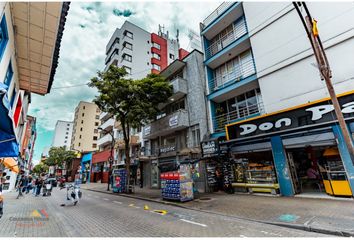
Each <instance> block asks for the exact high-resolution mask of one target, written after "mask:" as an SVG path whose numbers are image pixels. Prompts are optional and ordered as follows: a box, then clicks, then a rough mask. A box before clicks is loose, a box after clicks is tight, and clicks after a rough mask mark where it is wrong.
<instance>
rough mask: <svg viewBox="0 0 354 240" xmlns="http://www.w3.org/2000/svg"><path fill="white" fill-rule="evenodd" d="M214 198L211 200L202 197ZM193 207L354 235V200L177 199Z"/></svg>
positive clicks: (100, 187)
mask: <svg viewBox="0 0 354 240" xmlns="http://www.w3.org/2000/svg"><path fill="white" fill-rule="evenodd" d="M82 187H83V188H85V189H90V190H95V191H100V192H107V191H106V187H107V185H105V184H99V183H90V184H87V185H82ZM135 190H136V191H135V193H134V194H129V195H128V196H129V197H138V198H141V199H148V200H153V201H158V202H166V201H163V200H162V199H161V195H160V191H159V190H153V189H140V188H136V189H135ZM202 199H210V200H202ZM174 204H175V205H180V206H183V207H187V208H190V209H197V210H200V211H206V212H212V213H217V214H223V215H226V216H234V217H239V218H244V219H253V220H257V221H264V222H272V223H279V224H286V225H290V226H294V227H300V228H308V229H309V228H312V229H313V230H316V229H317V230H320V231H324V232H326V231H330V232H338V234H339V235H340V234H342V233H344V235H354V214H353V213H354V201H353V200H352V199H346V200H332V199H313V198H299V197H276V196H271V195H270V196H263V195H262V196H260V195H249V194H231V195H229V194H225V193H221V192H218V193H213V194H201V195H200V199H197V200H194V201H191V202H186V203H177V202H176V203H174Z"/></svg>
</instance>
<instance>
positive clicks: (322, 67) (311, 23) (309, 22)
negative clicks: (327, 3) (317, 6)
mask: <svg viewBox="0 0 354 240" xmlns="http://www.w3.org/2000/svg"><path fill="white" fill-rule="evenodd" d="M293 4H294V6H295V9H296V11H297V13H298V14H299V16H300V18H301V21H302V24H303V25H304V27H305V30H306V33H307V36H308V37H309V40H310V43H311V46H312V49H313V51H314V54H315V57H316V61H317V66H318V70H319V72H320V75H321V79H322V80H324V81H325V82H326V86H327V89H328V92H329V95H330V97H331V101H332V104H333V107H334V111H335V113H336V117H337V119H338V123H339V126H340V128H341V130H342V133H343V137H344V141H345V143H346V145H347V148H348V150H349V153H350V155H351V159H352V161H353V156H354V149H353V143H352V140H351V138H350V135H349V130H348V127H347V124H346V123H345V120H344V117H343V113H342V111H341V108H340V105H339V102H338V99H337V96H336V93H335V91H334V88H333V85H332V81H331V78H332V72H331V69H330V67H329V62H328V59H327V56H326V53H325V51H324V48H323V45H322V42H321V39H320V36H319V34H318V30H317V22H316V21H315V20H314V19H312V18H311V15H310V12H309V10H308V8H307V6H306V3H305V2H294V3H293ZM299 6H303V7H304V9H305V12H306V16H303V15H302V13H301V11H300V9H299Z"/></svg>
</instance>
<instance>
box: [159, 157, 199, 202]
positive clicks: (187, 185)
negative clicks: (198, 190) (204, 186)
mask: <svg viewBox="0 0 354 240" xmlns="http://www.w3.org/2000/svg"><path fill="white" fill-rule="evenodd" d="M161 191H162V198H163V199H167V200H176V201H181V202H185V201H190V200H193V198H194V196H193V180H192V178H191V173H190V169H189V167H188V165H184V164H182V165H180V168H179V170H178V171H172V172H165V173H161Z"/></svg>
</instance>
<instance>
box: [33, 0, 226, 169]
mask: <svg viewBox="0 0 354 240" xmlns="http://www.w3.org/2000/svg"><path fill="white" fill-rule="evenodd" d="M220 3H221V2H220V1H215V2H142V1H139V2H103V3H102V2H96V3H94V2H87V3H82V2H72V3H71V5H70V10H69V14H68V16H67V21H66V25H65V30H64V36H63V39H62V43H61V49H60V59H59V66H58V68H57V72H56V75H55V78H54V84H53V87H52V90H51V93H50V94H48V95H46V96H38V95H33V98H32V104H31V106H30V111H29V114H30V115H33V116H36V117H37V141H36V145H35V152H34V158H33V160H34V163H35V164H36V163H37V162H38V161H39V159H40V155H41V153H42V151H43V148H44V147H46V146H50V144H51V142H52V137H53V132H54V127H55V123H56V121H57V120H67V121H73V119H74V110H75V107H76V106H77V104H78V103H79V102H80V101H81V100H82V101H91V100H92V99H93V98H94V96H95V93H96V92H95V90H94V89H91V88H89V87H87V86H85V85H84V84H85V83H87V82H88V81H89V79H90V78H92V77H93V76H95V74H96V72H97V71H98V70H103V68H104V59H105V47H106V44H107V42H108V41H109V39H110V37H111V35H112V34H113V32H114V30H115V29H116V28H117V27H118V28H119V27H121V25H122V24H123V23H124V21H126V20H129V21H131V22H132V23H134V24H136V25H138V26H140V27H142V28H144V29H146V30H147V31H150V32H155V33H157V31H158V25H159V24H161V25H164V26H165V30H168V31H169V32H170V36H171V35H172V36H174V35H175V33H176V29H179V31H180V37H179V38H180V43H181V47H183V48H187V49H188V48H190V41H189V38H188V29H192V30H194V31H195V32H199V23H200V22H201V21H203V20H204V18H206V17H207V16H208V15H209V14H210V13H211V12H212V11H213V10H215V9H216V8H217V7H218V5H220ZM188 50H190V49H188ZM77 85H79V86H77ZM75 86H76V87H75Z"/></svg>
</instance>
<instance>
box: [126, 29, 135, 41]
mask: <svg viewBox="0 0 354 240" xmlns="http://www.w3.org/2000/svg"><path fill="white" fill-rule="evenodd" d="M124 36H126V37H128V38H131V39H133V33H131V32H129V31H128V30H125V31H124Z"/></svg>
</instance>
